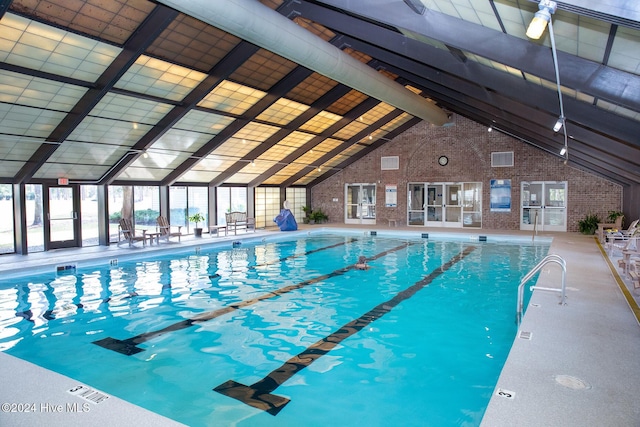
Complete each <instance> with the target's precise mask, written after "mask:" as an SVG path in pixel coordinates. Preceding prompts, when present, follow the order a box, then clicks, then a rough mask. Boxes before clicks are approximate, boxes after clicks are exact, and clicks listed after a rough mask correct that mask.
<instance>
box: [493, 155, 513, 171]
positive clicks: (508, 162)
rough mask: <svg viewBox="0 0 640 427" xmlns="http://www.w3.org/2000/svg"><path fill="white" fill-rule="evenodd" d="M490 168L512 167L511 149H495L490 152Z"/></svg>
mask: <svg viewBox="0 0 640 427" xmlns="http://www.w3.org/2000/svg"><path fill="white" fill-rule="evenodd" d="M491 167H492V168H512V167H513V151H497V152H494V153H491Z"/></svg>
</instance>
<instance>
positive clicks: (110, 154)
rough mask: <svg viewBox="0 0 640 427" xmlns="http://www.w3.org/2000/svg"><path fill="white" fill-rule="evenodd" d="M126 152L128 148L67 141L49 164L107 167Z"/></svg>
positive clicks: (52, 156)
mask: <svg viewBox="0 0 640 427" xmlns="http://www.w3.org/2000/svg"><path fill="white" fill-rule="evenodd" d="M126 151H127V150H126V148H124V147H120V146H118V145H109V144H89V143H84V142H75V141H66V142H65V143H64V144H61V145H60V146H59V147H58V149H57V150H56V151H55V152H54V153H53V154H52V155H51V157H50V158H49V160H48V161H47V163H49V162H51V163H70V164H76V165H89V166H92V165H93V166H106V165H112V164H114V163H116V162H117V161H118V159H120V158H121V157H122V156H123V155H124V154H125V152H126Z"/></svg>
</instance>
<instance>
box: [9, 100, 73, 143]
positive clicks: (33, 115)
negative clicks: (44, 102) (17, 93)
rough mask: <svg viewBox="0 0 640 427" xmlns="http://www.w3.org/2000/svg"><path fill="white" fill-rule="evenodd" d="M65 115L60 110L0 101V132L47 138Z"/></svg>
mask: <svg viewBox="0 0 640 427" xmlns="http://www.w3.org/2000/svg"><path fill="white" fill-rule="evenodd" d="M65 115H66V114H65V113H64V112H61V111H53V110H44V109H40V108H30V107H23V106H21V105H12V104H4V103H0V132H1V133H2V134H6V135H24V136H33V137H39V138H47V137H49V135H51V132H52V131H53V130H54V129H55V128H56V126H58V124H59V123H60V121H62V119H64V117H65Z"/></svg>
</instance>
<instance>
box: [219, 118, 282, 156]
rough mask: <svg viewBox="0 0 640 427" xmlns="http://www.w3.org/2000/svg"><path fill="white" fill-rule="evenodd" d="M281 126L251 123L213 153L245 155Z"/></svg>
mask: <svg viewBox="0 0 640 427" xmlns="http://www.w3.org/2000/svg"><path fill="white" fill-rule="evenodd" d="M278 130H279V128H277V127H274V126H268V125H263V124H260V123H253V122H252V123H249V124H248V125H246V126H245V127H243V128H242V129H240V130H239V131H238V132H236V134H235V135H234V136H233V137H232V138H229V139H228V140H227V141H225V143H224V144H222V145H221V146H220V147H218V148H217V149H216V150H215V151H214V152H213V153H214V154H217V155H220V156H229V157H237V158H240V157H244V155H245V154H247V153H248V152H249V151H251V150H253V149H254V148H255V147H257V146H258V145H260V144H261V143H262V142H264V141H265V140H266V139H267V138H269V137H270V136H271V135H273V134H274V133H276V132H277V131H278Z"/></svg>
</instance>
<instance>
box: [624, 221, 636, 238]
mask: <svg viewBox="0 0 640 427" xmlns="http://www.w3.org/2000/svg"><path fill="white" fill-rule="evenodd" d="M638 222H640V219H636V220H635V221H633V222H632V223H631V224H630V225H629V228H627V229H626V230H620V232H621V233H622V235H623V236H625V237H630V236H633V235H634V234H635V232H636V230H637V229H638Z"/></svg>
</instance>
